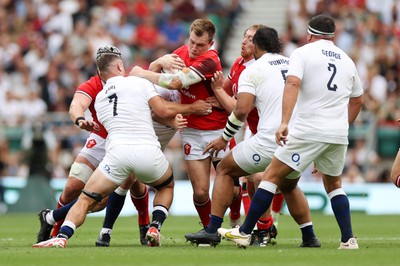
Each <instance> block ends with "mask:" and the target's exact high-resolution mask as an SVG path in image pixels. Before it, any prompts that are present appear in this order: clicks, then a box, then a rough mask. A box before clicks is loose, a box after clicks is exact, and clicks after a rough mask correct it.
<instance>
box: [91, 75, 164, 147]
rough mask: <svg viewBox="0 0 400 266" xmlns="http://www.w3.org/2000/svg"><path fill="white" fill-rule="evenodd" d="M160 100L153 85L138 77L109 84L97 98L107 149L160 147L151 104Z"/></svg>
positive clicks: (98, 115)
mask: <svg viewBox="0 0 400 266" xmlns="http://www.w3.org/2000/svg"><path fill="white" fill-rule="evenodd" d="M155 96H159V94H158V93H157V91H156V89H155V87H154V85H153V83H151V82H150V81H148V80H146V79H142V78H138V77H132V76H129V77H123V76H117V77H112V78H110V79H108V80H107V82H106V84H105V85H104V87H103V90H101V91H100V92H99V94H98V95H97V97H96V102H95V105H94V106H95V109H96V113H97V117H98V119H99V121H100V123H102V124H103V126H104V127H105V128H106V130H107V132H108V137H107V143H106V147H111V146H113V145H115V144H142V145H143V144H144V145H157V146H160V143H159V142H158V141H157V136H156V134H155V132H154V128H153V120H152V118H151V111H150V106H149V103H148V101H149V100H150V99H151V98H153V97H155Z"/></svg>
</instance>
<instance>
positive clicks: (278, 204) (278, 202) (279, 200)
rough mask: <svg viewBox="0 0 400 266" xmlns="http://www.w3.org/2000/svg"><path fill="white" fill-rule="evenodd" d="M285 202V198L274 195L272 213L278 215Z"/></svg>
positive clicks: (280, 195) (279, 194)
mask: <svg viewBox="0 0 400 266" xmlns="http://www.w3.org/2000/svg"><path fill="white" fill-rule="evenodd" d="M284 202H285V198H284V197H283V194H282V193H278V194H275V196H274V199H273V201H272V211H273V212H276V213H279V212H280V211H281V209H282V206H283V203H284Z"/></svg>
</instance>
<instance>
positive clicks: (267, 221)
mask: <svg viewBox="0 0 400 266" xmlns="http://www.w3.org/2000/svg"><path fill="white" fill-rule="evenodd" d="M273 223H274V220H273V219H272V216H271V215H270V216H268V218H260V219H258V221H257V228H258V230H267V229H268V228H270V227H271V226H272V224H273Z"/></svg>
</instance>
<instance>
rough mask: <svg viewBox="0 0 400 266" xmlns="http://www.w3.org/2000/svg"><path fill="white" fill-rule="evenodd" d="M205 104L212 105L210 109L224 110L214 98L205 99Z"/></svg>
mask: <svg viewBox="0 0 400 266" xmlns="http://www.w3.org/2000/svg"><path fill="white" fill-rule="evenodd" d="M206 102H208V103H209V104H211V105H212V107H215V108H218V109H222V110H224V109H225V108H224V107H223V106H222V104H221V103H220V102H219V101H218V99H217V97H215V96H210V97H207V99H206Z"/></svg>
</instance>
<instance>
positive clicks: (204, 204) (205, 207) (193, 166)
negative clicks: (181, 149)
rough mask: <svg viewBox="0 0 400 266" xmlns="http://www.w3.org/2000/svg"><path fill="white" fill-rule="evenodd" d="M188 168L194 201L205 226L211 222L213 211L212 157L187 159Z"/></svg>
mask: <svg viewBox="0 0 400 266" xmlns="http://www.w3.org/2000/svg"><path fill="white" fill-rule="evenodd" d="M186 168H187V172H188V176H189V179H190V183H191V184H192V188H193V203H194V206H195V208H196V210H197V213H198V214H199V217H200V220H201V223H202V225H203V227H205V226H207V225H208V224H209V222H210V212H211V199H210V195H209V189H210V169H211V159H210V157H207V158H205V159H202V160H186Z"/></svg>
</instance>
